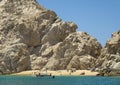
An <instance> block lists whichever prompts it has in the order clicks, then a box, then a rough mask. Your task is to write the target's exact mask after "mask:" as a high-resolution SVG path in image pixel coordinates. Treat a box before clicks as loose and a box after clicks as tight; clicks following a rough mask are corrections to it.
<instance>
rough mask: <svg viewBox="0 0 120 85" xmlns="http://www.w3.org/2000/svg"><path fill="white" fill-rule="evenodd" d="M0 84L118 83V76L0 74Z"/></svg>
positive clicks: (80, 84) (76, 84)
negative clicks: (53, 76)
mask: <svg viewBox="0 0 120 85" xmlns="http://www.w3.org/2000/svg"><path fill="white" fill-rule="evenodd" d="M0 85H120V77H95V76H55V78H52V77H51V78H48V77H42V78H41V77H33V76H0Z"/></svg>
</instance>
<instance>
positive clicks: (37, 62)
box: [0, 0, 119, 73]
mask: <svg viewBox="0 0 120 85" xmlns="http://www.w3.org/2000/svg"><path fill="white" fill-rule="evenodd" d="M76 29H77V25H76V24H75V23H73V22H63V21H62V20H61V19H60V18H58V16H57V15H56V13H55V12H54V11H51V10H47V9H45V8H44V7H42V6H40V5H38V3H37V2H36V0H0V71H3V72H5V73H12V72H19V71H23V70H28V69H44V68H48V69H51V70H58V69H71V68H76V69H88V68H92V67H94V66H95V61H96V60H97V58H98V56H99V55H100V50H101V48H102V47H101V45H100V44H99V43H98V42H97V40H96V39H95V38H93V37H91V36H90V35H88V34H87V33H85V32H76ZM106 46H108V45H106ZM110 48H112V47H110ZM112 49H113V48H112ZM115 50H118V51H119V49H115ZM118 65H119V63H117V64H116V65H115V66H113V67H119V66H118Z"/></svg>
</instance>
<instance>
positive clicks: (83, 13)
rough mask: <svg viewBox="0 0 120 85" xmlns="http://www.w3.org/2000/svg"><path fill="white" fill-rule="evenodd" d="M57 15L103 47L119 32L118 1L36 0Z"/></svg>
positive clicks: (119, 8)
mask: <svg viewBox="0 0 120 85" xmlns="http://www.w3.org/2000/svg"><path fill="white" fill-rule="evenodd" d="M37 1H38V2H39V3H40V5H42V6H44V7H45V8H47V9H50V10H53V11H55V12H56V13H57V15H58V17H60V18H61V19H62V20H63V21H73V22H75V23H76V24H77V25H78V31H85V32H87V33H88V34H90V35H92V36H93V37H95V38H97V40H98V41H99V42H100V43H101V44H102V45H103V46H104V44H105V43H106V41H107V40H108V39H109V38H110V37H111V34H112V33H113V32H116V31H118V30H120V0H37Z"/></svg>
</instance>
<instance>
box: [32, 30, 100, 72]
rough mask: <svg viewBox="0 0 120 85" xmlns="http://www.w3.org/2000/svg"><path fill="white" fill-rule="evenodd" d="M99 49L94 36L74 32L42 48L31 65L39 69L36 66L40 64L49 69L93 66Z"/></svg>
mask: <svg viewBox="0 0 120 85" xmlns="http://www.w3.org/2000/svg"><path fill="white" fill-rule="evenodd" d="M48 42H49V41H48ZM43 46H44V45H43ZM41 50H42V48H41ZM100 51H101V45H100V44H99V43H98V42H97V40H96V39H95V38H93V37H90V35H88V34H87V33H85V32H74V33H71V34H70V35H68V36H67V37H66V38H65V39H64V40H63V41H62V42H59V43H57V44H55V45H53V46H50V47H47V48H44V51H42V52H41V56H40V57H35V56H34V57H35V58H36V59H35V61H33V62H32V65H33V66H32V67H33V69H39V68H38V67H39V66H41V65H42V66H44V68H48V69H51V70H59V69H71V68H76V69H88V68H92V67H94V66H95V63H94V62H95V61H96V59H97V58H98V56H99V55H100ZM37 65H39V66H37ZM34 66H37V67H36V68H34ZM40 69H41V67H40Z"/></svg>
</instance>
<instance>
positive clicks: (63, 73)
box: [11, 70, 98, 76]
mask: <svg viewBox="0 0 120 85" xmlns="http://www.w3.org/2000/svg"><path fill="white" fill-rule="evenodd" d="M34 73H46V71H39V70H30V71H23V72H19V73H14V74H11V75H31V76H32V75H34ZM81 73H84V75H85V76H95V75H97V74H98V72H91V71H89V70H76V71H75V72H71V71H67V70H57V71H47V74H52V75H55V76H79V75H81Z"/></svg>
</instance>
